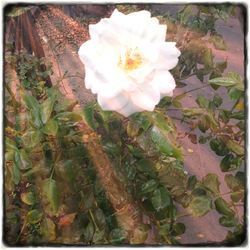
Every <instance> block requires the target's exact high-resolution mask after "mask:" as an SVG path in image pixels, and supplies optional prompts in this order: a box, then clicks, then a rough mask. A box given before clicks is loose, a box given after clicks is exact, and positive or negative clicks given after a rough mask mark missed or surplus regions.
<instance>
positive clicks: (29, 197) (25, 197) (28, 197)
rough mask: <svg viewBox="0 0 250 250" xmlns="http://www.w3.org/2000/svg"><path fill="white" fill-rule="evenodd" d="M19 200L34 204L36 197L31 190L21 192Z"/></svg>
mask: <svg viewBox="0 0 250 250" xmlns="http://www.w3.org/2000/svg"><path fill="white" fill-rule="evenodd" d="M21 200H22V202H23V203H25V204H27V205H34V204H35V203H36V197H35V195H34V193H33V192H27V193H21Z"/></svg>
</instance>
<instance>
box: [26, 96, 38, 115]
mask: <svg viewBox="0 0 250 250" xmlns="http://www.w3.org/2000/svg"><path fill="white" fill-rule="evenodd" d="M22 97H23V100H24V105H25V107H26V108H27V109H29V110H36V111H37V113H40V104H39V102H38V101H37V99H36V98H35V97H34V96H32V95H28V94H24V95H23V96H22ZM38 111H39V112H38Z"/></svg>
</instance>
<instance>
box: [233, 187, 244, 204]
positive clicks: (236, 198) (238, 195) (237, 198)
mask: <svg viewBox="0 0 250 250" xmlns="http://www.w3.org/2000/svg"><path fill="white" fill-rule="evenodd" d="M230 198H231V200H232V201H233V202H239V201H240V200H242V199H243V198H244V191H243V190H241V191H237V192H234V193H231V195H230Z"/></svg>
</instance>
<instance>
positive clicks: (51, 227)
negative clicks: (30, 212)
mask: <svg viewBox="0 0 250 250" xmlns="http://www.w3.org/2000/svg"><path fill="white" fill-rule="evenodd" d="M41 233H42V235H43V237H44V238H45V240H46V242H47V241H49V242H50V241H54V240H55V239H56V225H55V223H54V222H53V221H52V220H51V219H50V218H44V219H43V220H42V223H41Z"/></svg>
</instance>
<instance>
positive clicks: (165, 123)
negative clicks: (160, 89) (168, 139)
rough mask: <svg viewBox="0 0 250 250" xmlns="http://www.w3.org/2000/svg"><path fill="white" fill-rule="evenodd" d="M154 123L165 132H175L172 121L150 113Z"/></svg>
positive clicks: (161, 115)
mask: <svg viewBox="0 0 250 250" xmlns="http://www.w3.org/2000/svg"><path fill="white" fill-rule="evenodd" d="M150 116H151V119H152V120H153V123H154V124H155V125H156V126H157V127H158V128H159V129H161V130H162V131H163V132H171V131H173V126H172V124H171V122H170V120H169V119H168V118H167V117H165V116H164V115H163V114H161V113H155V112H154V113H150Z"/></svg>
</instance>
